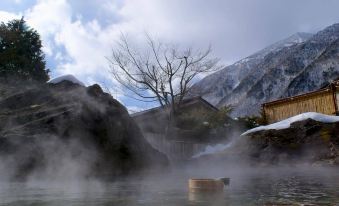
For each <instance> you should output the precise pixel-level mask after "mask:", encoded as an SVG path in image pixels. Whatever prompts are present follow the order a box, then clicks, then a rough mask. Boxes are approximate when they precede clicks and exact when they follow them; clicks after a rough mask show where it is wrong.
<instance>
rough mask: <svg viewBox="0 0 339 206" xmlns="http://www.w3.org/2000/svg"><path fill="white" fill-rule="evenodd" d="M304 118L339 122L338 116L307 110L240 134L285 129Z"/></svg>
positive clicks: (324, 121)
mask: <svg viewBox="0 0 339 206" xmlns="http://www.w3.org/2000/svg"><path fill="white" fill-rule="evenodd" d="M306 119H313V120H315V121H318V122H323V123H333V122H339V116H331V115H326V114H320V113H316V112H307V113H302V114H299V115H296V116H293V117H290V118H288V119H285V120H282V121H280V122H276V123H273V124H270V125H267V126H260V127H256V128H253V129H250V130H248V131H246V132H244V133H242V134H241V136H243V135H247V134H250V133H253V132H257V131H262V130H270V129H275V130H279V129H286V128H289V127H290V126H291V124H292V123H293V122H298V121H303V120H306Z"/></svg>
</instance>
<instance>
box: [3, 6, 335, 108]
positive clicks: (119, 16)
mask: <svg viewBox="0 0 339 206" xmlns="http://www.w3.org/2000/svg"><path fill="white" fill-rule="evenodd" d="M338 9H339V1H338V0H209V1H206V0H96V1H94V0H1V1H0V21H3V22H6V21H8V20H10V19H13V18H21V16H24V17H25V19H26V21H27V23H28V24H29V25H30V26H32V27H33V28H35V29H36V30H37V31H38V32H39V33H40V34H41V37H42V39H43V45H44V52H45V54H46V61H47V65H48V67H49V68H50V69H51V71H52V72H51V77H56V76H59V75H62V74H73V75H75V76H76V77H77V78H79V79H80V80H82V81H83V82H85V83H86V84H92V83H99V84H101V85H103V86H104V87H110V88H111V92H112V93H113V95H115V97H117V98H118V99H119V100H121V101H122V102H124V104H125V105H127V106H128V107H129V108H130V109H132V110H133V109H138V107H143V108H145V107H149V106H150V105H145V104H141V103H135V102H134V101H131V100H130V99H128V98H127V97H124V96H123V95H121V94H119V92H118V91H115V89H114V86H112V84H111V83H110V82H111V77H110V75H109V73H108V63H107V61H106V59H105V57H108V56H110V52H111V48H112V47H113V46H114V43H115V42H116V40H117V39H118V37H119V36H120V34H121V33H124V34H127V35H128V36H129V37H133V38H134V39H136V40H137V39H141V38H142V36H143V35H144V34H145V32H147V33H150V34H151V35H152V36H155V37H156V38H157V39H160V40H161V41H166V42H171V43H175V44H178V45H181V46H182V47H188V46H192V47H194V48H205V47H207V46H208V45H212V47H213V55H214V56H216V57H218V58H220V59H221V62H222V63H223V64H231V63H233V62H235V61H237V60H239V59H241V58H244V57H246V56H248V55H250V54H252V53H253V52H255V51H257V50H260V49H262V48H264V47H265V46H267V45H269V44H271V43H274V42H276V41H278V40H281V39H283V38H286V37H288V36H290V35H292V34H294V33H296V32H311V33H314V32H316V31H319V30H321V29H323V28H324V27H326V26H329V25H331V24H333V23H336V22H339V12H338Z"/></svg>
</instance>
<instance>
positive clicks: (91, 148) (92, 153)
mask: <svg viewBox="0 0 339 206" xmlns="http://www.w3.org/2000/svg"><path fill="white" fill-rule="evenodd" d="M0 161H1V163H0V173H1V174H2V177H5V178H9V177H10V178H27V177H38V178H40V177H42V176H45V177H47V178H58V177H71V178H75V177H76V178H77V177H79V178H82V177H91V176H95V177H114V176H117V175H124V174H130V173H132V172H137V171H141V170H143V169H147V168H151V167H152V168H153V166H154V167H162V166H166V165H167V158H166V156H164V155H163V154H162V153H160V152H158V151H157V150H155V149H153V148H152V147H151V146H150V144H149V143H148V142H147V141H146V140H145V139H144V137H143V135H142V134H141V132H140V130H139V128H138V127H137V125H136V124H135V122H134V121H133V120H132V119H131V118H130V116H129V115H128V112H127V110H126V109H125V107H124V106H122V105H121V104H120V103H119V102H118V101H117V100H115V99H113V98H112V96H111V95H109V94H107V93H105V92H103V91H102V89H101V88H100V86H98V85H93V86H89V87H85V86H82V85H79V84H76V83H72V82H70V81H61V82H59V83H56V84H40V85H26V84H24V83H20V84H9V83H1V82H0Z"/></svg>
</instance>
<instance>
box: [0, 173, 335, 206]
mask: <svg viewBox="0 0 339 206" xmlns="http://www.w3.org/2000/svg"><path fill="white" fill-rule="evenodd" d="M221 173H223V174H227V175H228V176H229V177H231V184H230V186H228V187H226V188H225V190H224V192H222V193H217V194H216V193H213V194H206V193H189V192H188V188H187V180H188V178H189V177H202V176H203V175H208V177H212V176H216V175H220V174H221ZM0 188H1V190H0V205H13V206H14V205H52V206H53V205H78V206H82V205H164V206H167V205H272V204H278V203H280V204H294V203H297V205H299V204H304V203H308V204H315V205H339V175H338V174H336V172H333V173H332V172H331V173H329V172H327V171H326V172H324V171H321V170H319V171H313V172H306V173H305V172H304V171H303V172H300V171H298V172H289V171H287V170H285V171H284V172H279V173H278V172H275V171H265V170H261V171H255V172H253V173H251V172H248V171H247V172H243V171H233V172H222V171H218V172H214V173H213V174H211V173H208V172H203V171H200V172H192V171H177V172H171V173H169V174H164V175H161V176H155V175H152V176H148V177H143V178H133V179H121V180H119V181H116V182H105V183H99V182H96V181H83V182H75V181H74V182H72V181H59V182H43V181H31V182H29V183H19V182H16V183H13V182H12V183H8V182H7V183H5V182H3V183H1V187H0Z"/></svg>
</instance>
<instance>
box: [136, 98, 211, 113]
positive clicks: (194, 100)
mask: <svg viewBox="0 0 339 206" xmlns="http://www.w3.org/2000/svg"><path fill="white" fill-rule="evenodd" d="M197 102H201V103H203V104H204V105H206V106H207V107H209V108H211V109H212V110H215V111H218V108H216V107H215V106H213V105H212V104H211V103H209V102H208V101H206V100H205V99H204V98H202V97H201V96H197V97H192V98H187V99H184V100H183V102H182V106H183V107H186V106H189V105H192V104H194V103H197ZM162 109H163V108H162V107H155V108H152V109H148V110H144V111H141V112H136V113H133V114H131V117H137V116H141V115H144V114H151V113H156V112H158V111H161V110H162Z"/></svg>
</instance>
